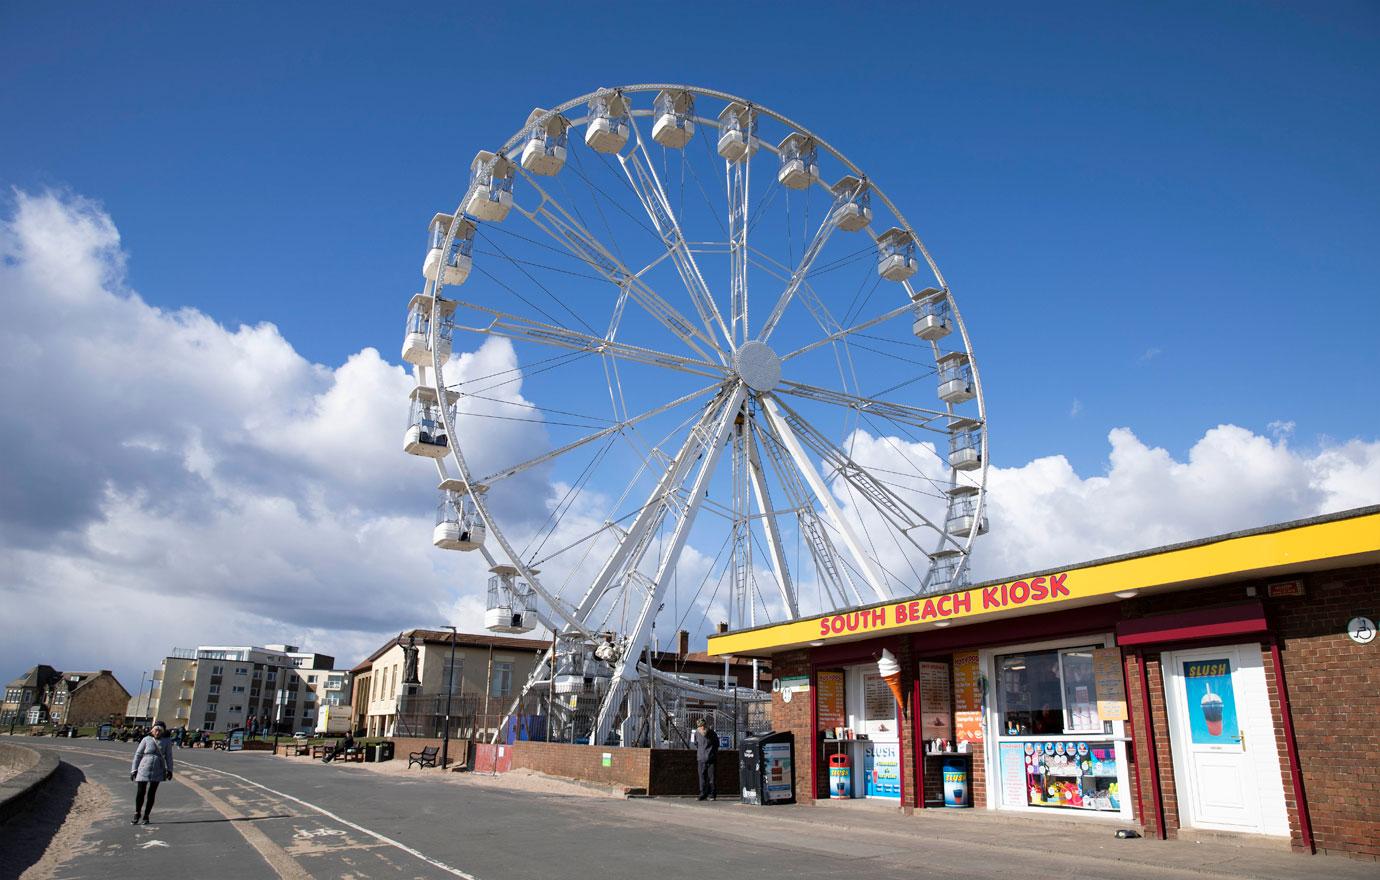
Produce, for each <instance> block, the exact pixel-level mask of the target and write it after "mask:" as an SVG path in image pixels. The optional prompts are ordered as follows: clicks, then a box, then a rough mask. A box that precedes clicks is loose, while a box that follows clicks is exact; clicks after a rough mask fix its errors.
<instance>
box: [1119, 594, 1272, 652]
mask: <svg viewBox="0 0 1380 880" xmlns="http://www.w3.org/2000/svg"><path fill="white" fill-rule="evenodd" d="M1269 630H1270V627H1269V624H1268V623H1267V622H1266V620H1265V606H1264V605H1262V604H1261V603H1260V600H1259V599H1257V600H1255V601H1253V602H1245V603H1243V604H1240V605H1228V606H1226V607H1225V608H1203V609H1200V610H1197V611H1183V612H1180V613H1178V614H1158V615H1155V616H1153V617H1141V618H1137V619H1135V620H1123V621H1122V622H1121V623H1118V624H1117V626H1116V641H1117V644H1118V645H1121V646H1123V647H1126V646H1131V645H1153V644H1160V643H1166V642H1195V641H1201V640H1204V639H1223V638H1231V637H1234V636H1248V635H1258V634H1261V633H1266V632H1269Z"/></svg>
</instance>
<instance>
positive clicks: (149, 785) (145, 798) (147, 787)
mask: <svg viewBox="0 0 1380 880" xmlns="http://www.w3.org/2000/svg"><path fill="white" fill-rule="evenodd" d="M156 797H158V783H156V782H140V783H138V788H137V789H135V791H134V815H136V816H138V815H139V814H141V813H142V814H143V815H144V817H145V818H147V817H148V814H149V813H151V812H153V799H154V798H156Z"/></svg>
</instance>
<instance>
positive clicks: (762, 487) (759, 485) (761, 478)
mask: <svg viewBox="0 0 1380 880" xmlns="http://www.w3.org/2000/svg"><path fill="white" fill-rule="evenodd" d="M749 426H750V427H749V432H748V437H747V438H746V441H747V445H748V449H747V451H748V473H749V475H750V476H751V479H752V492H753V496H754V498H755V500H756V501H757V509H758V511H759V512H760V514H761V517H762V531H764V532H765V533H766V535H767V547H768V549H770V551H771V556H772V575H773V578H774V580H775V581H776V588H777V589H778V590H779V591H780V592H781V601H782V602H783V603H785V607H786V615H787V617H789V618H791V619H794V618H796V617H799V616H800V603H799V600H798V599H797V597H796V595H795V587H794V586H793V584H792V581H791V569H790V565H789V564H788V562H787V555H786V546H785V543H784V542H783V541H782V540H781V525H780V523H778V522H777V512H776V509H775V508H774V507H773V505H772V499H771V487H770V486H768V485H767V478H766V473H765V470H764V469H763V467H762V453H761V449H760V446H759V438H758V436H757V430H756V427H755V425H754V424H752V423H749Z"/></svg>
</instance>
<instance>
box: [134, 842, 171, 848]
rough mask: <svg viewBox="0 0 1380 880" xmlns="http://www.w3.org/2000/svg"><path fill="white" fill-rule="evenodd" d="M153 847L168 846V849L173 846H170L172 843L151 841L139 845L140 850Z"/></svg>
mask: <svg viewBox="0 0 1380 880" xmlns="http://www.w3.org/2000/svg"><path fill="white" fill-rule="evenodd" d="M151 846H167V847H171V846H172V844H170V843H165V842H164V841H161V840H150V841H148V842H147V843H141V844H139V848H140V849H148V848H149V847H151Z"/></svg>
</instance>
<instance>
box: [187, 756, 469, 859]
mask: <svg viewBox="0 0 1380 880" xmlns="http://www.w3.org/2000/svg"><path fill="white" fill-rule="evenodd" d="M178 763H179V764H181V765H183V766H186V767H195V768H197V769H198V770H206V771H207V772H210V773H220V774H223V775H225V776H229V777H231V778H232V779H238V780H239V781H240V782H243V783H245V784H246V785H252V786H254V787H255V788H261V789H263V790H264V791H266V792H268V793H269V794H274V795H277V796H278V797H280V798H286V799H287V800H290V801H292V802H293V803H295V804H301V805H302V806H304V807H306V808H307V809H309V810H315V811H316V812H318V813H320V814H321V815H323V816H325V817H327V818H329V819H332V820H334V821H336V822H339V823H340V824H341V825H344V826H346V827H348V828H353V829H354V830H356V831H358V832H359V833H360V834H367V835H369V836H370V837H372V838H374V839H375V840H378V841H381V842H383V843H386V844H388V845H389V846H391V847H394V848H396V849H400V850H402V851H403V852H405V853H407V854H408V855H410V856H412V857H413V858H417V859H421V860H422V861H424V862H426V863H427V864H428V865H431V866H432V867H434V868H439V869H441V870H442V871H445V872H446V873H448V874H453V875H455V876H456V877H463V878H464V880H479V878H478V877H476V876H474V875H473V874H467V873H465V872H464V871H462V870H460V869H459V868H456V867H454V866H452V865H447V864H446V863H445V862H442V861H439V860H437V859H433V858H432V857H431V856H429V855H427V854H426V853H423V852H420V851H418V850H415V849H413V848H412V847H410V846H408V845H407V844H405V843H400V842H398V841H396V840H394V839H393V838H391V837H387V836H385V835H383V834H380V833H379V832H377V831H374V830H372V829H369V828H365V827H364V826H363V825H357V824H355V823H354V822H351V821H350V820H349V819H342V818H341V817H340V816H337V815H336V814H335V813H332V812H331V811H330V810H328V809H326V808H325V807H318V806H317V805H316V804H313V803H311V802H309V801H304V800H302V799H301V798H299V797H293V796H292V795H290V794H288V793H287V792H283V791H278V790H277V789H275V788H269V787H268V786H267V785H264V784H263V783H260V782H255V781H254V780H252V779H249V778H247V777H244V776H241V775H239V774H238V773H231V772H230V771H228V770H219V769H217V768H215V767H207V766H206V765H205V764H193V763H192V762H190V761H179V762H178Z"/></svg>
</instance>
